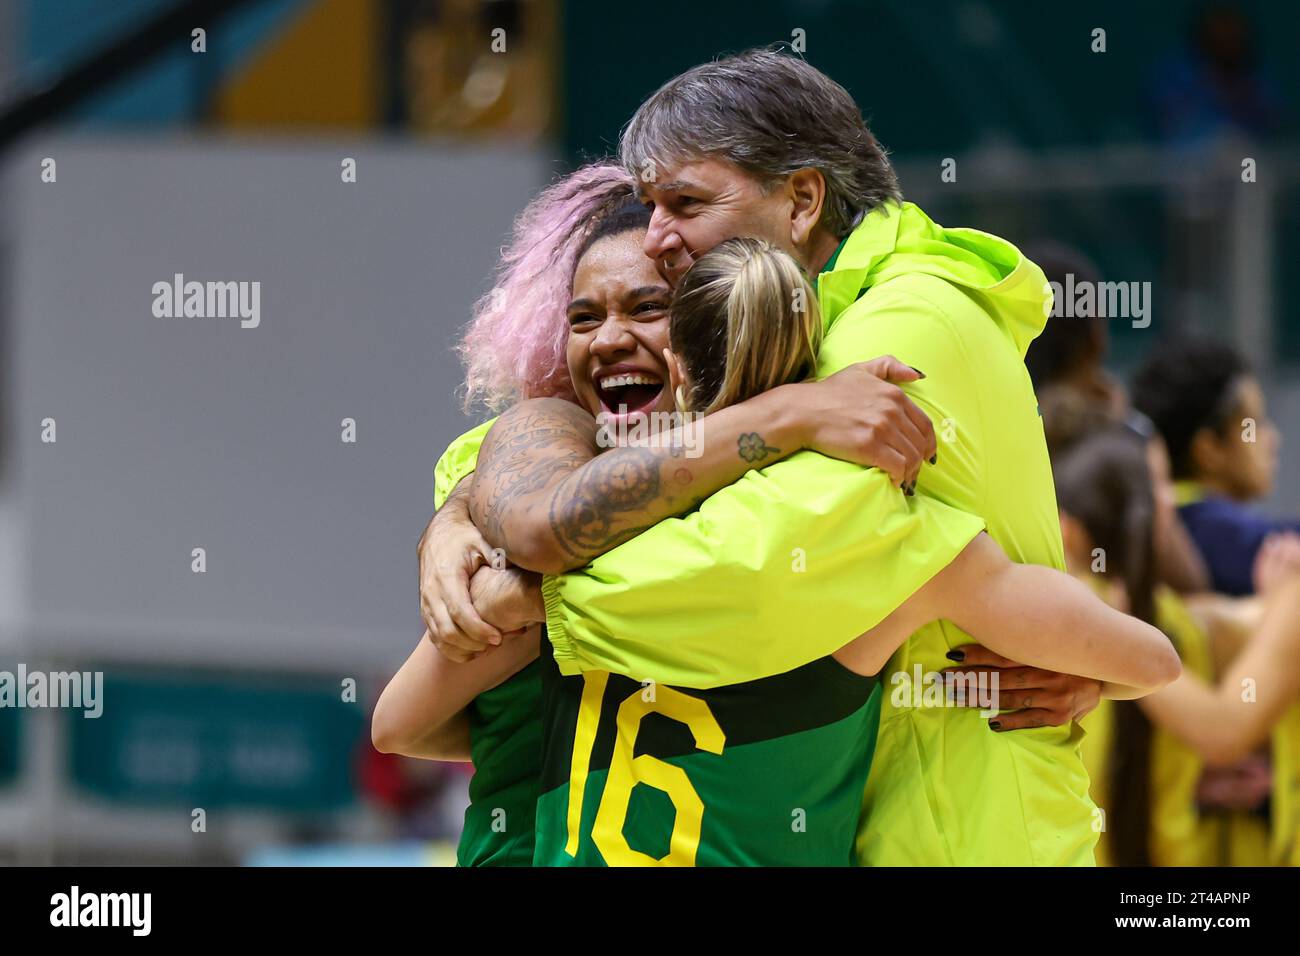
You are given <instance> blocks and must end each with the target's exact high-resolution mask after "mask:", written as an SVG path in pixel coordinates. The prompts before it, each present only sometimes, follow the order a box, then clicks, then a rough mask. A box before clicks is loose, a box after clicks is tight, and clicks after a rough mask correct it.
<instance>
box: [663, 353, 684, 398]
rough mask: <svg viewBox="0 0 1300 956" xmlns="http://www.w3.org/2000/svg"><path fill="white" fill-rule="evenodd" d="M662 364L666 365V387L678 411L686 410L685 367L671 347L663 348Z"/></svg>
mask: <svg viewBox="0 0 1300 956" xmlns="http://www.w3.org/2000/svg"><path fill="white" fill-rule="evenodd" d="M664 365H666V366H667V367H668V387H669V388H670V389H672V395H673V400H674V402H675V403H676V405H677V410H678V411H679V412H684V411H686V369H685V368H684V367H683V365H682V360H681V359H679V358H678V357H677V353H676V352H674V351H673V350H672V349H664Z"/></svg>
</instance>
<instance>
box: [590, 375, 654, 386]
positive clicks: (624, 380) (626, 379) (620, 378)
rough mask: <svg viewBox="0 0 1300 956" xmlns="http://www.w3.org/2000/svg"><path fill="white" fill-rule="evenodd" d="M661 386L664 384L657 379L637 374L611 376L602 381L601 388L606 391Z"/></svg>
mask: <svg viewBox="0 0 1300 956" xmlns="http://www.w3.org/2000/svg"><path fill="white" fill-rule="evenodd" d="M660 384H662V383H661V382H660V381H659V379H657V378H652V377H651V376H649V375H637V374H631V375H627V374H625V375H609V376H606V377H605V378H602V379H601V380H600V387H601V388H605V389H609V388H622V387H623V386H625V385H660Z"/></svg>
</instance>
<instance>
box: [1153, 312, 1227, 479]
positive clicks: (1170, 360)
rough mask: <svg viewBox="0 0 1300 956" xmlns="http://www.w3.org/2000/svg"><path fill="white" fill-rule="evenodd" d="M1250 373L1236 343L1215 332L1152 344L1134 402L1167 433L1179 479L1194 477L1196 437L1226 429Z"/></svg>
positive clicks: (1170, 452) (1165, 436)
mask: <svg viewBox="0 0 1300 956" xmlns="http://www.w3.org/2000/svg"><path fill="white" fill-rule="evenodd" d="M1249 372H1250V369H1249V367H1248V366H1247V364H1246V361H1245V359H1243V358H1242V357H1241V355H1240V354H1238V353H1237V351H1236V350H1235V349H1233V348H1232V346H1231V345H1229V344H1228V343H1227V342H1225V341H1223V340H1221V339H1217V338H1213V337H1210V336H1206V335H1202V334H1196V333H1192V334H1186V333H1184V334H1180V335H1178V336H1176V337H1175V336H1166V337H1165V338H1164V339H1163V340H1161V341H1159V342H1157V343H1155V345H1154V346H1152V348H1151V352H1150V354H1149V355H1148V357H1147V360H1146V361H1145V362H1144V363H1143V364H1142V366H1141V368H1139V369H1138V371H1137V374H1136V375H1134V377H1133V394H1132V398H1133V407H1134V408H1136V409H1137V410H1138V411H1140V412H1141V413H1142V414H1144V415H1146V416H1147V417H1148V418H1150V419H1151V421H1153V422H1154V423H1155V426H1156V428H1157V429H1158V430H1159V431H1160V434H1161V435H1162V436H1163V437H1164V439H1165V444H1166V445H1167V446H1168V447H1169V460H1170V464H1171V466H1172V470H1173V476H1174V478H1176V479H1187V478H1193V477H1195V468H1194V463H1193V462H1192V439H1193V438H1195V437H1196V433H1197V432H1199V431H1200V430H1201V429H1202V428H1209V429H1211V430H1213V431H1215V432H1221V431H1222V430H1223V428H1224V427H1225V426H1226V425H1227V423H1228V422H1229V421H1230V420H1231V418H1232V415H1233V413H1234V412H1235V411H1236V409H1237V402H1238V395H1239V385H1240V380H1241V377H1242V376H1243V375H1247V374H1249Z"/></svg>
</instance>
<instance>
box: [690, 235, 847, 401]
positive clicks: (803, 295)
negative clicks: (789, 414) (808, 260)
mask: <svg viewBox="0 0 1300 956" xmlns="http://www.w3.org/2000/svg"><path fill="white" fill-rule="evenodd" d="M821 336H822V320H821V310H820V308H819V307H818V305H817V296H816V293H815V292H814V291H813V288H812V286H811V285H810V284H809V282H808V278H807V276H806V275H805V274H804V272H803V269H801V268H800V266H799V264H798V263H797V262H795V260H794V259H793V258H792V257H791V256H790V255H789V254H788V253H786V252H784V251H782V250H780V249H778V248H776V247H775V246H773V245H772V244H771V243H768V242H765V241H763V240H762V239H728V240H727V241H726V242H723V243H720V244H718V245H717V246H715V247H714V248H713V249H711V250H709V252H707V253H705V254H704V255H703V256H701V257H700V259H699V260H698V261H696V263H695V264H694V265H693V266H691V268H690V270H689V271H688V272H687V273H686V275H685V276H684V277H683V278H682V282H681V286H680V288H679V289H678V290H677V295H676V297H675V298H674V300H673V307H672V323H671V326H670V329H669V338H670V342H671V344H672V348H673V351H674V352H676V353H677V354H678V356H680V357H681V359H682V362H683V364H684V365H685V366H686V372H687V374H688V376H689V377H690V380H691V383H690V388H689V389H688V394H687V396H686V397H687V405H688V406H689V408H690V409H691V410H692V411H698V412H702V413H704V414H708V413H710V412H714V411H717V410H718V409H720V408H725V407H727V406H728V405H734V404H736V403H737V402H743V401H744V400H745V399H747V398H751V397H753V396H754V395H757V394H759V393H760V392H765V391H767V390H768V389H771V388H776V387H777V386H778V385H784V384H786V383H787V382H795V381H798V380H799V379H802V378H805V377H807V376H808V375H809V374H810V373H811V372H812V371H813V370H814V369H815V368H816V362H817V350H818V348H819V347H820V346H821Z"/></svg>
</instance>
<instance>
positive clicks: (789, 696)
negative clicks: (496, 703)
mask: <svg viewBox="0 0 1300 956" xmlns="http://www.w3.org/2000/svg"><path fill="white" fill-rule="evenodd" d="M547 644H548V647H549V642H547ZM543 657H544V658H546V657H549V654H548V651H547V649H544V650H543ZM545 664H546V668H545V670H544V672H543V673H544V686H545V691H544V694H545V701H544V705H543V714H544V720H545V722H546V731H545V746H544V755H543V759H542V784H541V795H540V797H539V798H538V801H537V850H536V856H535V858H534V864H535V865H537V866H848V865H850V863H851V862H852V857H853V838H854V834H855V833H856V831H857V822H858V812H859V806H860V804H861V801H862V788H863V786H864V784H865V783H866V778H867V772H868V770H869V768H870V766H871V754H872V750H873V747H874V743H875V737H876V722H877V719H878V717H879V713H880V686H879V682H878V681H877V679H876V678H874V677H861V676H859V675H858V674H855V673H853V672H852V671H850V670H848V669H847V668H845V667H844V666H843V665H841V664H840V663H839V662H838V661H836V660H835V659H834V658H830V657H824V658H821V659H820V660H816V661H813V662H811V663H809V664H805V665H803V666H802V667H797V668H795V669H794V670H792V671H788V672H786V673H784V674H778V675H775V676H772V677H765V678H760V679H758V680H754V681H747V682H744V683H740V684H731V685H727V686H724V687H715V688H710V689H708V690H698V689H692V688H683V687H669V686H666V685H656V684H650V683H648V682H647V683H645V684H642V683H640V682H637V681H635V680H632V679H631V678H629V677H625V676H622V675H619V674H611V673H609V672H608V671H586V672H585V673H582V674H579V675H575V676H570V677H566V676H563V675H561V674H560V672H559V670H558V668H556V667H555V665H554V661H553V660H547V661H546V662H545ZM639 784H643V785H644V786H639Z"/></svg>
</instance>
